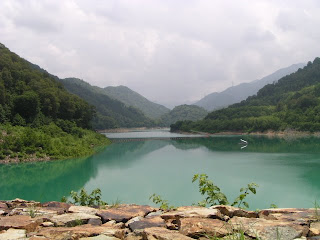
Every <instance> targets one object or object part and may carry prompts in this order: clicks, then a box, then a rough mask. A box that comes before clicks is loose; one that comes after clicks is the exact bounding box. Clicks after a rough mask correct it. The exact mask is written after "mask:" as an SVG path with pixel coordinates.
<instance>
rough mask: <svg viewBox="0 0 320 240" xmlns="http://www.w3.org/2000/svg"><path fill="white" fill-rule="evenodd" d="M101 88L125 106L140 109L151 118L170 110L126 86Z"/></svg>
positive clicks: (156, 117)
mask: <svg viewBox="0 0 320 240" xmlns="http://www.w3.org/2000/svg"><path fill="white" fill-rule="evenodd" d="M103 90H104V93H105V94H106V95H108V96H109V97H112V98H114V99H116V100H119V101H121V102H123V103H124V104H126V105H127V106H132V107H135V108H138V109H140V110H141V111H142V112H143V113H144V114H145V115H146V116H147V117H149V118H152V119H158V118H160V117H161V116H162V115H163V114H165V113H168V112H169V111H170V109H168V108H166V107H165V106H162V105H160V104H157V103H154V102H151V101H149V100H148V99H146V98H145V97H143V96H141V95H140V94H139V93H137V92H135V91H133V90H131V89H130V88H128V87H126V86H118V87H106V88H104V89H103Z"/></svg>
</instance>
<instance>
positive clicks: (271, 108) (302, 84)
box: [171, 58, 320, 133]
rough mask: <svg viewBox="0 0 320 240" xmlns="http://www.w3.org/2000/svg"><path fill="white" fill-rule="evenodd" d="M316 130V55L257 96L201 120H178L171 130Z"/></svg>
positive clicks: (319, 113) (319, 77) (319, 66)
mask: <svg viewBox="0 0 320 240" xmlns="http://www.w3.org/2000/svg"><path fill="white" fill-rule="evenodd" d="M285 129H294V130H297V131H310V132H315V131H320V58H316V59H315V60H314V62H313V63H311V62H309V63H308V64H307V66H306V67H304V68H303V69H299V70H298V71H297V72H296V73H293V74H290V75H288V76H286V77H283V78H282V79H280V80H279V81H278V82H277V83H273V84H268V85H266V86H265V87H263V88H262V89H260V90H259V91H258V93H257V95H254V96H251V97H248V98H247V99H246V100H245V101H242V102H241V103H237V104H234V105H231V106H230V107H228V108H225V109H221V110H217V111H213V112H211V113H209V114H208V115H207V116H206V117H205V119H203V120H200V121H197V122H191V121H179V122H177V123H175V124H173V125H171V130H172V131H192V130H195V131H204V132H210V133H216V132H223V131H239V132H252V131H266V130H274V131H282V130H285Z"/></svg>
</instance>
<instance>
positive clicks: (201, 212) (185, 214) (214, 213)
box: [161, 207, 224, 221]
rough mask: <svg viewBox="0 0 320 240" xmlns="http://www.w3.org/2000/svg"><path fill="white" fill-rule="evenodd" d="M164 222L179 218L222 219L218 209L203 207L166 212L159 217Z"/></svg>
mask: <svg viewBox="0 0 320 240" xmlns="http://www.w3.org/2000/svg"><path fill="white" fill-rule="evenodd" d="M161 217H162V218H163V219H164V220H166V221H167V220H169V219H179V218H192V217H195V218H217V219H224V216H223V215H222V214H221V213H220V211H219V210H218V209H208V208H204V207H183V208H182V207H181V208H178V209H177V210H176V211H171V212H167V213H164V214H162V215H161Z"/></svg>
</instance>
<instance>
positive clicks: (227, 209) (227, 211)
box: [210, 205, 259, 218]
mask: <svg viewBox="0 0 320 240" xmlns="http://www.w3.org/2000/svg"><path fill="white" fill-rule="evenodd" d="M210 209H218V210H219V211H220V212H221V213H222V214H223V215H226V216H228V217H230V218H232V217H234V216H237V217H246V218H257V217H259V214H258V213H257V212H253V211H246V210H243V209H241V208H237V207H232V206H228V205H216V206H212V207H210Z"/></svg>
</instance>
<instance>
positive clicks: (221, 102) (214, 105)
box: [194, 63, 306, 111]
mask: <svg viewBox="0 0 320 240" xmlns="http://www.w3.org/2000/svg"><path fill="white" fill-rule="evenodd" d="M305 65H306V64H303V63H300V64H293V65H291V66H289V67H286V68H282V69H279V70H278V71H276V72H274V73H272V74H270V75H268V76H266V77H264V78H262V79H259V80H255V81H252V82H248V83H241V84H239V85H236V86H233V87H230V88H227V89H226V90H224V91H222V92H214V93H211V94H209V95H207V96H205V97H204V98H202V99H201V100H199V101H198V102H196V103H195V104H194V105H197V106H200V107H203V108H205V109H206V110H208V111H213V110H216V109H219V108H223V107H227V106H229V105H231V104H234V103H237V102H241V101H243V100H245V99H246V98H247V97H249V96H252V95H254V94H257V92H258V90H259V89H261V88H262V87H264V86H265V85H267V84H270V83H273V82H276V81H278V80H279V79H280V78H282V77H284V76H286V75H288V74H291V73H294V72H296V71H297V70H298V69H299V68H303V67H304V66H305Z"/></svg>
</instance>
